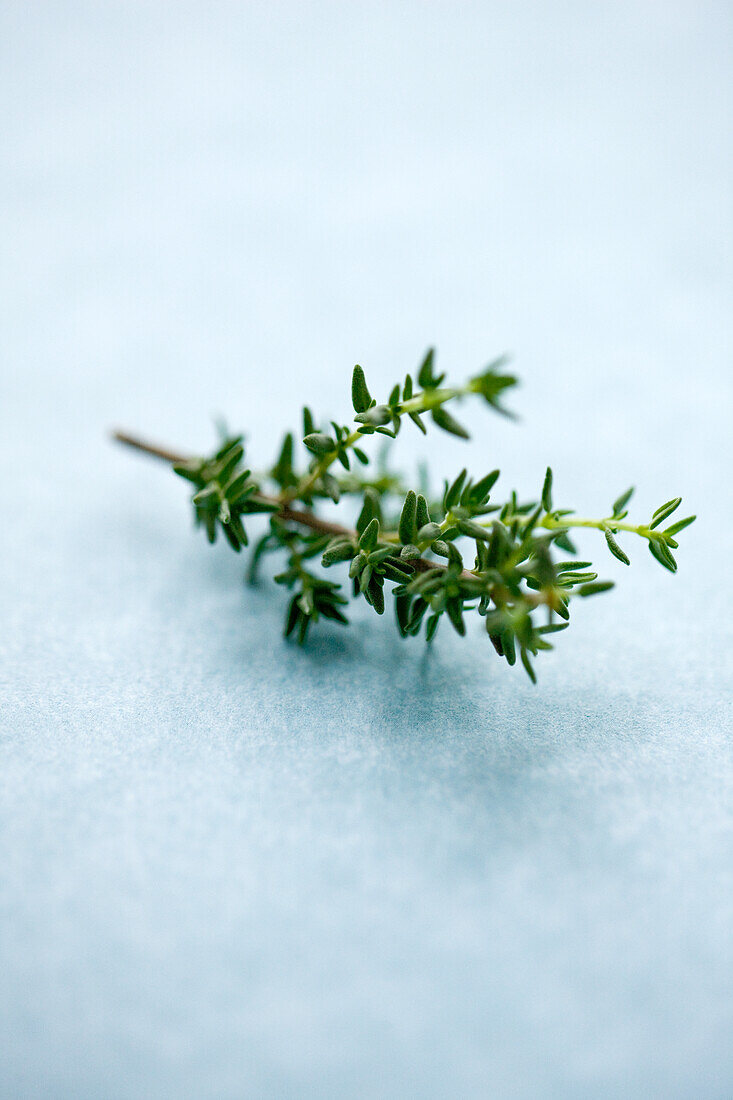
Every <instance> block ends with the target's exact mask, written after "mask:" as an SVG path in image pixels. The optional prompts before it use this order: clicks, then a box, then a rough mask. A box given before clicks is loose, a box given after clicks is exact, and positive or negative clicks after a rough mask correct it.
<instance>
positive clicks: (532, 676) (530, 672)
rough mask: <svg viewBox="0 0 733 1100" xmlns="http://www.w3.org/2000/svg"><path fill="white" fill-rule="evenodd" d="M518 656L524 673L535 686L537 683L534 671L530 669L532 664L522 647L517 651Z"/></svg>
mask: <svg viewBox="0 0 733 1100" xmlns="http://www.w3.org/2000/svg"><path fill="white" fill-rule="evenodd" d="M519 656H520V657H521V659H522V664H523V665H524V670H525V672H526V673H527V675H528V676H529V678H530V680H531V681H532V683H533V684H536V683H537V676H536V674H535V670H534V669H533V668H532V662H531V661H530V659H529V655H528V653H527V650H526V649H525V648H524V646H522V647H521V649H520V650H519Z"/></svg>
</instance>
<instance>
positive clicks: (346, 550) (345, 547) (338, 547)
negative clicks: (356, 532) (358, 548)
mask: <svg viewBox="0 0 733 1100" xmlns="http://www.w3.org/2000/svg"><path fill="white" fill-rule="evenodd" d="M354 553H355V550H354V545H353V543H351V542H332V543H331V544H330V545H329V546H328V549H327V550H326V552H325V553H324V555H323V557H322V558H321V565H325V566H329V565H336V564H337V562H341V561H349V560H350V559H351V558H353V556H354Z"/></svg>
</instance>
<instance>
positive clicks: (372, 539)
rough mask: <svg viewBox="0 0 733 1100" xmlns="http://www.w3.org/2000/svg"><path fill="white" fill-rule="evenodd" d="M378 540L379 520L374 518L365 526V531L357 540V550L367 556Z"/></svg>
mask: <svg viewBox="0 0 733 1100" xmlns="http://www.w3.org/2000/svg"><path fill="white" fill-rule="evenodd" d="M378 538H379V520H378V519H377V518H376V516H375V517H374V519H372V520H370V521H369V523H368V524H367V526H366V528H365V530H364V531H363V533H362V535H361V536H360V538H359V548H360V549H361V550H364V551H366V553H367V554H368V553H369V552H370V551H371V550H373V549H374V547H375V546H376V545H377V540H378Z"/></svg>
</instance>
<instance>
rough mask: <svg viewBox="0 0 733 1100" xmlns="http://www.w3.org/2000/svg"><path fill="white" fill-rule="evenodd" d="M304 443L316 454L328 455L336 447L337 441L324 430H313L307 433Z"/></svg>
mask: <svg viewBox="0 0 733 1100" xmlns="http://www.w3.org/2000/svg"><path fill="white" fill-rule="evenodd" d="M303 443H304V445H305V446H306V447H307V448H308V450H309V451H312V452H313V454H314V455H326V454H329V453H330V452H331V451H333V450H335V449H336V441H335V440H333V439H331V436H330V435H326V434H325V433H324V432H313V433H312V434H311V435H307V436H306V437H305V439H304V440H303Z"/></svg>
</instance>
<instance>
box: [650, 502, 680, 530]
mask: <svg viewBox="0 0 733 1100" xmlns="http://www.w3.org/2000/svg"><path fill="white" fill-rule="evenodd" d="M681 503H682V497H675V498H674V499H673V500H668V501H667V503H666V504H662V505H661V506H660V507H659V508H657V510H656V512H655V513H654V515H653V516H652V522H651V523H650V524H649V527H650V528H651V530H652V531H653V530H654V528H655V527H659V524H660V523H663V522H664V520H665V519H666V518H667V516H671V515H672V513H673V512H676V511H677V509H678V508H679V506H680V504H681Z"/></svg>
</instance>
